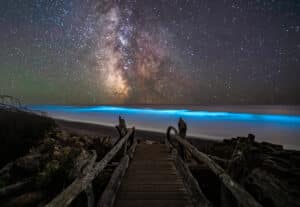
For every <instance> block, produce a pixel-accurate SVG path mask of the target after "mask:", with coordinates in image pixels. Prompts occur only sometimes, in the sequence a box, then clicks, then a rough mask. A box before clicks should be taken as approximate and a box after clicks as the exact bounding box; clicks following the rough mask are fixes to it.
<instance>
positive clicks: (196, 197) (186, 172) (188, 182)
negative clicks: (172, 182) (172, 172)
mask: <svg viewBox="0 0 300 207" xmlns="http://www.w3.org/2000/svg"><path fill="white" fill-rule="evenodd" d="M166 144H167V147H168V148H169V149H171V151H172V157H173V159H174V161H175V166H176V168H177V170H178V171H179V173H180V174H181V176H182V177H183V180H184V184H185V186H186V188H187V190H188V192H189V194H190V195H191V198H192V202H193V203H194V206H199V207H200V206H201V207H202V206H203V207H211V206H212V205H211V203H210V202H209V201H208V200H207V198H206V197H205V195H204V194H203V192H202V190H201V188H200V186H199V184H198V182H197V180H196V179H195V178H194V177H193V175H192V173H191V171H190V169H189V168H188V166H187V165H186V164H185V162H184V161H183V160H182V159H181V157H180V156H179V155H178V152H177V150H176V149H175V148H174V147H173V146H172V145H169V144H168V142H167V143H166Z"/></svg>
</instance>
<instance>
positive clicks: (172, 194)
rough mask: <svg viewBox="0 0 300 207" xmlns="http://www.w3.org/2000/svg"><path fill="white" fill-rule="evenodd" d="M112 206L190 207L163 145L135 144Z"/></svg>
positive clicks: (185, 191)
mask: <svg viewBox="0 0 300 207" xmlns="http://www.w3.org/2000/svg"><path fill="white" fill-rule="evenodd" d="M115 206H117V207H119V206H122V207H123V206H124V207H125V206H126V207H127V206H132V207H136V206H143V207H148V206H149V207H161V206H164V207H168V206H170V207H171V206H172V207H173V206H174V207H176V206H182V207H184V206H193V205H192V202H191V199H190V197H189V195H188V193H187V190H186V188H185V186H184V183H183V180H182V178H181V176H180V175H179V174H178V171H177V170H176V167H175V165H174V162H173V159H172V157H171V153H169V152H168V149H167V147H166V145H165V144H138V145H137V147H136V151H135V153H134V157H133V160H132V161H131V163H130V166H129V168H128V170H127V172H126V174H125V176H124V178H123V181H122V184H121V187H120V190H119V192H118V194H117V199H116V204H115Z"/></svg>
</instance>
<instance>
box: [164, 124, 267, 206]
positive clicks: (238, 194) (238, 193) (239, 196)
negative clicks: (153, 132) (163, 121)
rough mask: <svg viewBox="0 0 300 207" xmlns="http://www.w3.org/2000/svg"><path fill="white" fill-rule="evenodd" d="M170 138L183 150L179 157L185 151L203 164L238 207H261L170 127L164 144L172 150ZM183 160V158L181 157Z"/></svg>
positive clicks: (209, 159) (220, 169)
mask: <svg viewBox="0 0 300 207" xmlns="http://www.w3.org/2000/svg"><path fill="white" fill-rule="evenodd" d="M172 131H174V135H173V136H172V135H171V132H172ZM171 138H173V139H174V140H176V141H177V142H178V143H179V145H180V148H179V149H182V148H183V149H184V150H183V151H182V152H180V154H181V156H185V152H184V151H185V150H187V151H189V152H190V154H191V155H192V157H193V158H194V159H195V160H196V161H198V162H202V163H205V164H206V165H207V166H208V167H209V168H210V169H211V170H212V172H213V173H214V174H215V175H216V176H217V177H218V178H219V180H220V181H221V183H222V184H223V185H224V187H225V188H226V189H227V190H229V191H230V192H231V193H232V195H233V196H234V198H235V199H236V201H237V202H238V204H239V206H243V207H262V205H261V204H259V203H258V202H257V201H256V200H255V199H254V198H253V196H252V195H251V194H249V193H248V192H247V191H246V190H245V189H244V188H243V187H242V186H241V185H239V184H238V183H237V182H235V181H234V180H233V179H232V178H231V177H230V176H229V175H228V174H227V173H226V172H225V170H224V169H223V168H222V167H220V166H219V165H218V164H217V163H216V162H215V161H214V160H212V159H211V158H210V157H209V156H208V155H206V154H205V153H203V152H200V151H199V150H198V149H197V148H196V147H195V146H193V145H192V144H191V143H189V142H188V141H187V140H186V139H184V138H182V137H181V136H179V135H178V131H177V129H176V128H174V127H172V126H170V127H168V129H167V137H166V144H167V146H171V148H173V149H174V147H173V144H172V142H171ZM183 159H184V157H183Z"/></svg>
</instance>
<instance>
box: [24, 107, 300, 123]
mask: <svg viewBox="0 0 300 207" xmlns="http://www.w3.org/2000/svg"><path fill="white" fill-rule="evenodd" d="M29 108H30V109H32V110H40V111H46V112H65V113H113V114H115V115H131V114H132V115H149V116H150V115H151V116H161V115H164V116H166V115H167V116H175V117H183V118H190V119H206V120H228V121H251V122H253V121H254V122H277V123H288V124H293V125H294V124H297V125H298V124H299V125H300V116H299V115H283V114H255V113H235V112H212V111H194V110H186V109H153V108H131V107H119V106H85V107H77V106H56V105H34V106H29Z"/></svg>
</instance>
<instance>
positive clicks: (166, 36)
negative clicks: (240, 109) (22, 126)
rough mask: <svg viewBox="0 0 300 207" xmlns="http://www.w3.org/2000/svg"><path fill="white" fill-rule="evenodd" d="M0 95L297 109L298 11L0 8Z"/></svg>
mask: <svg viewBox="0 0 300 207" xmlns="http://www.w3.org/2000/svg"><path fill="white" fill-rule="evenodd" d="M0 49H1V50H0V94H8V95H13V96H15V97H19V98H20V99H21V100H22V101H23V102H24V103H29V104H38V103H39V104H40V103H43V104H145V103H148V104H300V95H299V94H300V93H299V91H300V1H297V0H296V1H291V0H256V1H254V0H251V1H250V0H249V1H242V0H240V1H238V0H236V1H231V0H224V1H219V0H115V1H114V0H26V1H25V0H0Z"/></svg>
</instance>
